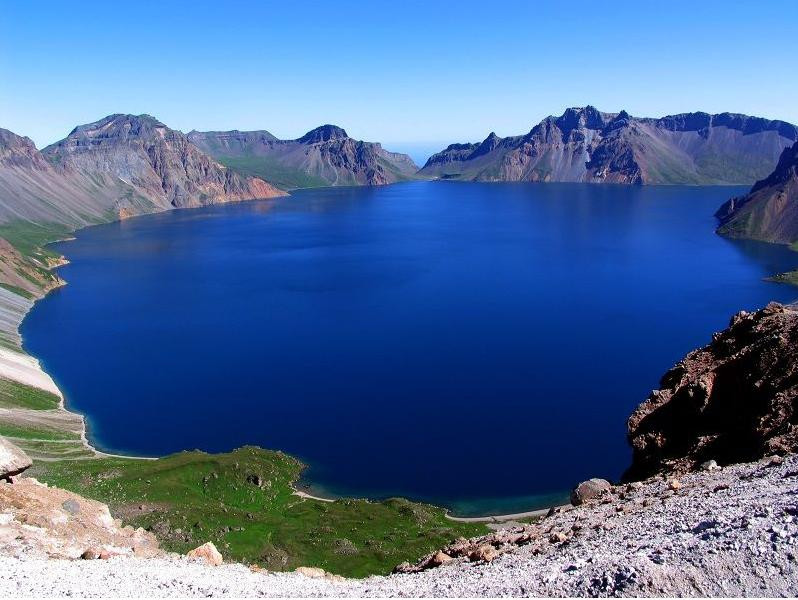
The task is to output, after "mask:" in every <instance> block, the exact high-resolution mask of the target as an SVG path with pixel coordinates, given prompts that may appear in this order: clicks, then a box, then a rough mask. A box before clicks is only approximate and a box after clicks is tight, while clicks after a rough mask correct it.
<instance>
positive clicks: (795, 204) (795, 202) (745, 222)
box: [716, 143, 798, 244]
mask: <svg viewBox="0 0 798 600" xmlns="http://www.w3.org/2000/svg"><path fill="white" fill-rule="evenodd" d="M716 216H717V217H718V218H719V219H720V227H719V228H718V233H720V234H722V235H727V236H729V237H739V238H751V239H755V240H762V241H766V242H776V243H781V244H792V243H795V242H796V241H798V143H795V144H793V145H792V146H790V147H789V148H785V149H784V151H783V152H782V153H781V157H780V158H779V162H778V164H777V165H776V169H775V170H774V171H773V172H772V173H771V174H770V175H768V176H767V177H765V178H764V179H762V180H760V181H757V182H756V183H755V184H754V186H753V187H752V188H751V191H750V192H749V193H748V194H746V195H745V196H742V197H739V198H732V199H731V200H729V201H728V202H726V203H725V204H724V205H723V206H721V207H720V209H719V210H718V212H717V213H716Z"/></svg>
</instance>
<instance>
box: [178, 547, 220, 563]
mask: <svg viewBox="0 0 798 600" xmlns="http://www.w3.org/2000/svg"><path fill="white" fill-rule="evenodd" d="M186 556H188V557H189V558H201V559H204V560H205V562H207V563H208V564H209V565H213V566H214V567H218V566H219V565H221V564H222V563H223V562H224V560H223V559H222V555H221V554H220V553H219V551H218V550H217V549H216V546H214V545H213V542H206V543H204V544H202V546H199V547H197V548H194V549H193V550H190V551H189V552H188V553H187V554H186Z"/></svg>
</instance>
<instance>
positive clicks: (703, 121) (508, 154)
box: [419, 106, 798, 184]
mask: <svg viewBox="0 0 798 600" xmlns="http://www.w3.org/2000/svg"><path fill="white" fill-rule="evenodd" d="M796 140H798V128H796V127H795V126H794V125H791V124H789V123H785V122H783V121H769V120H767V119H760V118H757V117H749V116H746V115H737V114H730V113H722V114H718V115H710V114H707V113H700V112H699V113H688V114H682V115H673V116H668V117H663V118H660V119H648V118H638V117H632V116H631V115H629V114H628V113H627V112H626V111H621V112H619V113H604V112H600V111H598V110H596V109H595V108H593V107H592V106H587V107H584V108H569V109H567V110H566V111H565V112H564V113H563V114H562V115H561V116H560V117H547V118H546V119H544V120H543V121H542V122H541V123H539V124H538V125H536V126H535V127H534V128H533V129H532V130H531V131H530V132H529V133H528V134H526V135H522V136H514V137H507V138H500V137H498V136H497V135H496V134H495V133H491V134H490V135H489V136H488V137H487V138H486V139H485V141H483V142H482V143H481V144H453V145H451V146H449V147H448V148H446V149H445V150H443V151H441V152H439V153H438V154H435V155H433V156H432V157H430V159H429V160H428V161H427V163H426V164H425V165H424V167H423V168H422V169H421V171H420V172H419V173H420V174H421V175H425V176H430V177H439V178H444V179H463V180H475V181H571V182H580V181H584V182H593V183H602V182H604V183H632V184H750V183H752V182H754V181H756V180H757V179H760V178H762V177H764V176H765V175H766V174H767V173H769V172H770V171H771V170H772V168H773V166H774V165H775V164H776V162H777V160H778V157H779V154H780V153H781V151H782V150H783V149H784V148H785V147H786V146H787V145H790V144H792V143H794V142H795V141H796Z"/></svg>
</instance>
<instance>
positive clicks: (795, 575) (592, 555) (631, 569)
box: [0, 455, 798, 597]
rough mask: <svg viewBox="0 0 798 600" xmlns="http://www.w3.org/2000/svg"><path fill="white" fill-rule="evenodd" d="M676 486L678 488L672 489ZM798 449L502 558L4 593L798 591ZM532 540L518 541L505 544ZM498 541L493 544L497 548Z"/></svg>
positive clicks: (133, 565)
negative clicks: (398, 569)
mask: <svg viewBox="0 0 798 600" xmlns="http://www.w3.org/2000/svg"><path fill="white" fill-rule="evenodd" d="M674 487H678V489H675V490H674V489H673V488H674ZM796 498H798V457H796V456H794V455H793V456H790V457H787V458H786V459H784V460H781V459H766V460H763V461H760V462H756V463H751V464H741V465H734V466H730V467H725V468H723V469H720V470H717V471H711V472H697V473H692V474H689V475H687V476H685V477H683V478H682V479H680V482H679V485H678V486H675V485H674V484H673V482H672V481H671V482H669V481H666V480H663V479H659V478H657V479H651V480H648V481H646V482H643V483H641V484H633V485H630V486H619V487H615V488H613V489H612V490H611V491H610V492H609V493H608V494H607V495H606V496H605V497H604V498H602V499H601V500H597V501H595V502H590V503H587V504H584V505H582V506H579V507H575V508H566V509H563V510H561V511H560V512H556V513H555V514H553V515H551V516H549V517H547V518H545V519H543V520H542V521H541V522H540V523H538V524H535V525H531V526H527V527H523V528H521V527H519V528H515V529H510V530H507V531H504V532H500V534H498V535H497V536H496V539H495V540H493V543H495V544H496V548H495V554H498V556H497V557H496V558H494V559H493V560H491V561H490V562H484V561H477V562H471V561H470V560H469V559H468V558H465V557H463V558H456V559H453V560H451V561H450V562H448V563H446V564H444V566H441V567H439V568H434V569H428V570H424V571H421V572H418V573H413V574H397V575H392V576H390V577H370V578H368V579H363V580H343V581H340V580H331V579H329V578H324V577H319V578H312V577H306V576H303V575H300V574H298V573H266V572H263V571H253V570H250V569H249V568H247V567H246V566H243V565H232V564H231V565H222V566H220V567H208V566H205V565H203V564H200V563H197V562H191V561H189V560H187V559H185V558H182V557H176V556H172V557H166V558H150V559H135V558H121V557H120V558H112V559H110V560H89V561H86V560H83V561H63V560H60V561H54V560H46V559H41V558H37V557H36V556H28V555H25V554H22V555H21V556H19V557H9V556H3V557H0V595H2V596H8V597H20V596H24V597H31V596H35V597H43V596H66V595H70V596H113V597H119V596H136V597H142V596H143V597H155V596H158V597H161V596H180V597H185V596H199V597H209V596H214V597H219V596H223V597H251V596H258V597H281V596H282V597H285V596H289V597H296V596H300V597H301V596H311V597H317V596H338V597H396V596H403V597H426V596H448V597H474V596H488V597H499V596H527V597H528V596H555V597H563V596H632V597H639V596H725V597H729V596H731V597H735V596H766V597H773V596H795V595H796V592H798V558H797V557H796V554H797V552H796V547H797V546H798V522H796V516H797V515H798V501H797V500H796ZM523 535H526V536H527V540H528V541H525V542H524V543H523V544H521V545H517V544H516V543H513V542H508V543H506V544H505V543H502V542H501V541H499V540H500V538H503V539H508V540H509V539H511V538H517V537H518V536H523ZM491 547H492V548H493V547H494V546H491Z"/></svg>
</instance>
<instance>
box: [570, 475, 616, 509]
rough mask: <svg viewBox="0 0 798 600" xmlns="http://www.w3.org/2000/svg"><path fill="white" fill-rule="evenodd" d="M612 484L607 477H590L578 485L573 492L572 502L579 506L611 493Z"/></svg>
mask: <svg viewBox="0 0 798 600" xmlns="http://www.w3.org/2000/svg"><path fill="white" fill-rule="evenodd" d="M611 489H612V484H611V483H610V482H609V481H607V480H606V479H596V478H593V479H588V480H587V481H583V482H582V483H580V484H579V485H578V486H576V487H575V488H574V489H573V491H572V492H571V504H573V505H574V506H579V505H580V504H584V503H585V502H587V501H589V500H595V499H597V498H601V497H602V496H604V495H606V494H609V492H610V490H611Z"/></svg>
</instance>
